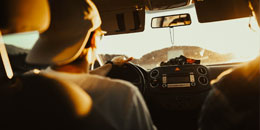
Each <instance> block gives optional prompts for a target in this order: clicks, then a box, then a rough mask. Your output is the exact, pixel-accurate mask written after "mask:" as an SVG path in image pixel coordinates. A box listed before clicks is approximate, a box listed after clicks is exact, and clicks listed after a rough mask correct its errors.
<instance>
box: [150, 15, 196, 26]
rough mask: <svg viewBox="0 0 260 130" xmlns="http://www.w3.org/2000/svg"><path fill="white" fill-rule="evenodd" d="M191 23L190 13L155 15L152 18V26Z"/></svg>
mask: <svg viewBox="0 0 260 130" xmlns="http://www.w3.org/2000/svg"><path fill="white" fill-rule="evenodd" d="M190 24H191V17H190V15H189V14H177V15H168V16H160V17H154V18H153V19H152V24H151V26H152V28H165V27H168V28H173V27H177V26H186V25H190Z"/></svg>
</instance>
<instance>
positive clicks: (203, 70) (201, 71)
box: [197, 67, 207, 75]
mask: <svg viewBox="0 0 260 130" xmlns="http://www.w3.org/2000/svg"><path fill="white" fill-rule="evenodd" d="M197 72H198V73H199V74H201V75H206V74H207V69H206V68H204V67H198V68H197Z"/></svg>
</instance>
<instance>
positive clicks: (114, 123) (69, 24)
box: [26, 0, 156, 130]
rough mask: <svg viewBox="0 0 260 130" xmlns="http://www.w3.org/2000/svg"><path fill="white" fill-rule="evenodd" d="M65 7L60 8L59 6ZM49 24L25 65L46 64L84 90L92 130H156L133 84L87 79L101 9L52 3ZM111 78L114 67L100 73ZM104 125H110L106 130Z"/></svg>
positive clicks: (76, 1) (70, 0)
mask: <svg viewBox="0 0 260 130" xmlns="http://www.w3.org/2000/svg"><path fill="white" fill-rule="evenodd" d="M61 2H62V4H61ZM49 3H50V10H51V24H50V27H49V29H48V30H47V31H46V32H44V33H43V34H41V35H40V38H39V40H38V41H37V43H36V44H35V45H34V47H33V49H32V50H31V51H30V53H29V54H28V56H27V58H26V61H27V62H28V63H33V64H48V65H49V67H48V68H47V69H46V70H42V71H41V73H47V74H48V75H52V76H53V77H56V78H58V79H62V80H68V81H72V82H74V83H76V84H77V85H79V86H81V87H82V88H83V89H84V90H86V91H87V92H88V94H89V95H90V96H91V97H92V99H93V108H92V110H93V111H92V114H90V116H89V120H88V121H89V122H88V124H89V125H90V129H92V128H93V129H116V130H126V129H127V130H151V129H156V127H155V126H154V125H153V122H152V120H151V117H150V114H149V111H148V109H147V106H146V104H145V102H144V100H143V98H142V95H141V94H140V92H139V90H138V89H137V87H135V86H134V85H132V84H131V83H129V82H126V81H122V80H114V79H110V78H106V77H102V76H99V75H94V74H89V66H90V64H91V63H93V62H94V59H95V58H94V52H95V49H96V47H97V43H98V41H99V40H100V39H99V38H100V37H102V35H103V32H102V30H101V28H100V26H101V19H100V16H99V13H98V10H97V8H96V7H95V5H94V3H93V2H91V1H90V0H63V1H57V0H55V1H54V0H49ZM102 69H103V70H104V71H103V72H107V71H108V70H109V69H111V64H108V65H106V66H104V67H103V68H102ZM102 122H106V123H108V124H110V126H109V127H107V126H106V128H103V126H102Z"/></svg>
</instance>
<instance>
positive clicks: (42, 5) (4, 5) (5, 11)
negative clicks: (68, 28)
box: [0, 0, 50, 34]
mask: <svg viewBox="0 0 260 130" xmlns="http://www.w3.org/2000/svg"><path fill="white" fill-rule="evenodd" d="M49 13H50V11H49V5H48V1H47V0H1V1H0V30H1V31H2V33H3V34H8V33H18V32H28V31H40V32H43V31H45V30H46V29H47V28H48V26H49V22H50V14H49Z"/></svg>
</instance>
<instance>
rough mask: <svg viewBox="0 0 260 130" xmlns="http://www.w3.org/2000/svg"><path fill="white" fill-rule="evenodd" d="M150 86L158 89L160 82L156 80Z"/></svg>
mask: <svg viewBox="0 0 260 130" xmlns="http://www.w3.org/2000/svg"><path fill="white" fill-rule="evenodd" d="M150 85H151V87H153V88H156V87H158V86H159V82H158V80H156V79H154V80H152V81H151V83H150Z"/></svg>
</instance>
